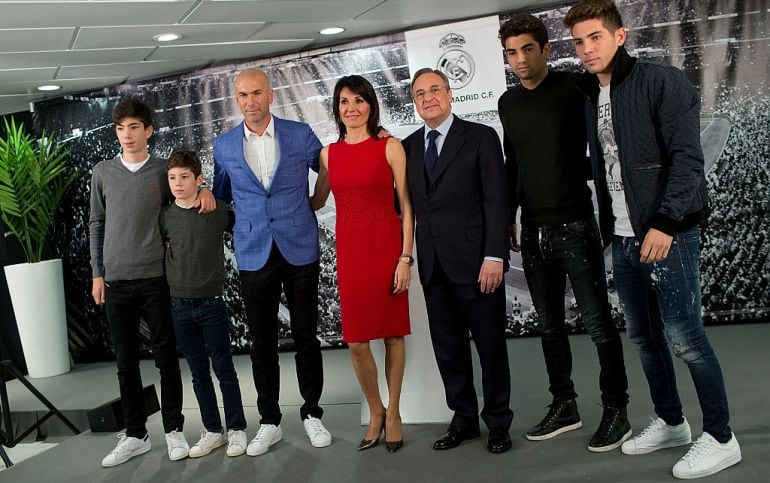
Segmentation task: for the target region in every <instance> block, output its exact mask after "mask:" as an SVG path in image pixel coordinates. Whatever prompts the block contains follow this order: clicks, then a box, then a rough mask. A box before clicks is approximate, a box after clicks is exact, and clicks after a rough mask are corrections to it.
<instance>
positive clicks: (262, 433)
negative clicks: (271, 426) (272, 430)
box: [254, 424, 268, 440]
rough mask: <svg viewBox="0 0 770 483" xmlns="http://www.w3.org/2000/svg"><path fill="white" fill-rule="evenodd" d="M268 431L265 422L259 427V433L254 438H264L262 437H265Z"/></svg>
mask: <svg viewBox="0 0 770 483" xmlns="http://www.w3.org/2000/svg"><path fill="white" fill-rule="evenodd" d="M267 431H268V429H267V425H266V424H263V425H261V426H260V427H259V430H258V431H257V435H256V436H254V439H256V440H262V438H264V437H265V433H266V432H267Z"/></svg>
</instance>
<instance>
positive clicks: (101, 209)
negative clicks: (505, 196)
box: [89, 156, 171, 282]
mask: <svg viewBox="0 0 770 483" xmlns="http://www.w3.org/2000/svg"><path fill="white" fill-rule="evenodd" d="M170 198H171V193H170V191H169V188H168V181H167V179H166V161H165V160H163V159H160V158H156V157H154V156H151V157H150V159H149V160H148V161H147V164H145V165H144V166H142V168H141V169H140V170H139V171H137V172H136V173H132V172H131V171H129V170H128V169H126V167H125V166H123V164H122V163H121V162H120V158H118V157H115V158H113V159H108V160H105V161H101V162H99V163H97V164H96V166H94V169H93V174H92V176H91V215H90V220H89V232H90V242H91V269H92V272H93V276H94V277H104V278H105V280H106V281H108V282H110V281H114V280H139V279H143V278H152V277H161V276H163V242H162V240H161V237H160V228H159V226H158V215H159V214H160V209H161V208H162V207H163V206H164V205H167V204H168V202H169V200H170Z"/></svg>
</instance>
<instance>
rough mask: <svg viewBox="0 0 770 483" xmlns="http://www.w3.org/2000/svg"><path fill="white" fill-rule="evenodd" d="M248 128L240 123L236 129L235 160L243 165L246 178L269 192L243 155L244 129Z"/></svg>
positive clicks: (234, 138)
mask: <svg viewBox="0 0 770 483" xmlns="http://www.w3.org/2000/svg"><path fill="white" fill-rule="evenodd" d="M245 128H246V127H245V126H244V123H243V122H242V123H240V124H239V125H238V127H237V128H236V130H235V132H234V133H233V134H234V136H233V143H232V149H233V153H235V160H236V162H237V163H238V164H240V165H241V167H242V168H243V169H245V170H246V176H248V177H250V178H251V180H252V181H254V182H255V183H257V186H259V187H260V188H262V190H263V191H265V192H267V190H266V189H265V187H264V186H263V185H262V180H260V179H259V178H258V177H257V175H256V174H254V171H252V169H251V166H249V163H247V162H246V156H245V155H244V153H243V143H244V139H243V137H244V134H243V133H244V129H245Z"/></svg>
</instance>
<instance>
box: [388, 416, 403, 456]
mask: <svg viewBox="0 0 770 483" xmlns="http://www.w3.org/2000/svg"><path fill="white" fill-rule="evenodd" d="M398 422H399V424H401V418H398ZM401 431H402V435H401V439H399V440H398V441H388V432H387V430H386V431H385V449H386V450H388V453H395V452H396V451H398V450H400V449H401V448H403V447H404V436H403V428H402V429H401Z"/></svg>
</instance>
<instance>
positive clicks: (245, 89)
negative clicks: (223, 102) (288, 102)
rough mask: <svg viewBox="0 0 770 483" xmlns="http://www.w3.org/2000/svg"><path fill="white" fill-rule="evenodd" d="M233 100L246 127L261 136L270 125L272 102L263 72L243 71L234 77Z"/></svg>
mask: <svg viewBox="0 0 770 483" xmlns="http://www.w3.org/2000/svg"><path fill="white" fill-rule="evenodd" d="M235 100H236V101H238V107H240V108H241V112H242V113H243V120H244V122H245V123H246V127H248V128H249V129H250V130H251V131H253V132H255V133H257V134H259V135H260V136H261V135H262V133H264V132H265V128H267V125H268V124H269V123H270V104H272V102H273V90H272V89H271V88H270V81H269V79H268V78H267V74H266V73H265V71H263V70H261V69H254V68H252V69H245V70H243V71H241V72H240V73H239V74H238V75H237V76H235Z"/></svg>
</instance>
